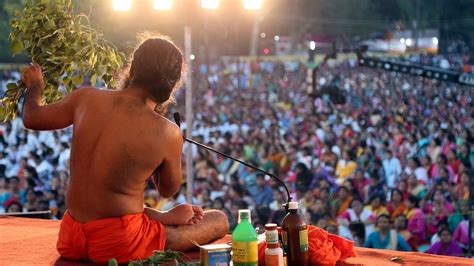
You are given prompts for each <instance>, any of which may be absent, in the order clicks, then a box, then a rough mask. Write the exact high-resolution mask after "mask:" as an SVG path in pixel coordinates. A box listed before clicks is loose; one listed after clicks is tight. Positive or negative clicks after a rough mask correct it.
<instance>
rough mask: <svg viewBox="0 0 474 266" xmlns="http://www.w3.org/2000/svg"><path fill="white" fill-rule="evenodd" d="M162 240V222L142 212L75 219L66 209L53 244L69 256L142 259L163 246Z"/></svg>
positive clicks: (124, 260)
mask: <svg viewBox="0 0 474 266" xmlns="http://www.w3.org/2000/svg"><path fill="white" fill-rule="evenodd" d="M165 242H166V232H165V227H164V225H162V224H160V223H159V222H158V221H156V220H152V219H150V218H148V216H147V215H146V214H144V213H137V214H129V215H124V216H122V217H114V218H106V219H100V220H95V221H91V222H88V223H85V224H82V223H79V222H77V221H75V220H74V218H72V216H71V215H70V214H69V213H68V212H66V213H65V214H64V217H63V220H62V222H61V226H60V229H59V237H58V242H57V244H56V248H57V250H58V252H59V254H60V255H61V256H62V257H64V258H67V259H70V260H80V261H85V260H90V261H92V262H97V263H107V262H108V261H109V259H112V258H115V259H117V261H118V262H119V263H128V262H129V261H130V260H135V259H146V258H148V257H149V256H151V255H153V251H154V250H163V249H164V247H165Z"/></svg>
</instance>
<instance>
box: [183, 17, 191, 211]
mask: <svg viewBox="0 0 474 266" xmlns="http://www.w3.org/2000/svg"><path fill="white" fill-rule="evenodd" d="M190 55H191V26H189V25H187V26H185V27H184V56H185V62H186V65H187V67H188V72H187V74H186V80H185V84H186V100H185V108H186V112H185V115H186V117H185V118H186V137H187V138H191V137H192V136H191V132H192V131H193V102H192V101H193V89H192V88H193V85H192V84H193V83H192V82H193V79H192V66H191V58H190ZM192 155H193V154H192V146H191V145H188V146H187V149H186V200H187V201H188V202H189V203H191V204H192V199H193V158H192Z"/></svg>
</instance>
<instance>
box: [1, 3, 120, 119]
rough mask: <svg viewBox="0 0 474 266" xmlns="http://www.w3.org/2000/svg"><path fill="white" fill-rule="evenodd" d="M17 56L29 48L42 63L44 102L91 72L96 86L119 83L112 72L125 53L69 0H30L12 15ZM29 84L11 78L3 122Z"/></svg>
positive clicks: (55, 98) (14, 111)
mask: <svg viewBox="0 0 474 266" xmlns="http://www.w3.org/2000/svg"><path fill="white" fill-rule="evenodd" d="M10 26H11V33H10V36H9V38H10V43H11V47H10V48H11V52H12V54H13V55H15V54H19V53H26V54H27V55H28V56H29V57H30V58H31V60H32V61H33V62H36V63H38V64H40V65H41V67H42V68H43V73H44V81H45V90H44V98H43V101H44V102H46V103H53V102H56V101H58V100H60V99H62V97H63V96H64V93H63V92H61V90H60V87H62V86H63V87H64V88H65V90H66V92H67V93H69V92H71V91H72V89H73V88H74V87H78V86H80V85H82V84H83V82H84V77H88V78H89V81H90V83H91V84H92V85H95V84H96V82H97V80H98V79H101V80H102V81H103V82H104V84H105V86H106V87H111V88H113V87H115V85H116V80H115V79H114V76H113V73H114V71H117V70H119V69H120V68H121V66H122V65H123V63H124V61H125V56H124V55H123V54H122V53H120V52H118V51H117V48H116V47H115V46H114V45H113V44H112V43H110V42H108V41H107V40H105V39H104V37H103V34H102V33H101V32H99V31H98V30H96V29H94V28H92V27H91V24H90V21H89V18H88V17H87V16H86V15H84V14H79V15H76V14H74V12H73V5H72V2H71V0H39V1H38V0H30V1H27V3H26V4H25V7H24V9H23V10H22V11H21V12H20V11H17V12H15V14H14V19H12V21H11V22H10ZM24 91H25V87H24V86H23V85H22V84H21V83H20V82H18V83H10V84H8V85H7V91H6V93H5V95H4V97H3V98H2V99H1V100H0V121H8V120H11V119H13V118H15V116H16V114H17V112H18V101H19V100H20V97H21V96H22V95H23V93H24Z"/></svg>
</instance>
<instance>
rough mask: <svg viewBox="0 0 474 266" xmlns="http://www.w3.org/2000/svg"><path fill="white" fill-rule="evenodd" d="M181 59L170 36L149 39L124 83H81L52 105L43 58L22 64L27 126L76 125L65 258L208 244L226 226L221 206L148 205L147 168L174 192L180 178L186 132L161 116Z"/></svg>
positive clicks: (132, 255)
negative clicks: (46, 95)
mask: <svg viewBox="0 0 474 266" xmlns="http://www.w3.org/2000/svg"><path fill="white" fill-rule="evenodd" d="M182 58H183V57H182V53H181V51H180V50H179V49H178V48H177V47H176V46H175V45H174V44H173V43H172V42H171V41H170V40H168V39H166V38H163V37H154V38H149V39H147V40H145V41H143V42H142V43H141V44H140V45H139V46H138V47H137V48H136V49H135V51H134V53H133V57H132V61H131V62H130V69H129V70H128V71H126V73H125V78H124V82H123V83H122V88H123V90H119V91H109V90H99V89H95V88H90V87H89V88H81V89H78V90H75V91H73V92H72V93H70V94H69V95H67V96H66V97H65V98H64V99H63V100H61V101H59V102H57V103H54V104H49V105H42V104H41V99H42V96H43V92H44V82H43V74H42V70H41V68H40V66H39V65H37V64H32V65H31V66H30V67H29V68H27V69H26V70H25V72H24V73H23V77H22V80H23V82H24V84H25V85H26V87H27V88H28V94H27V96H26V99H25V104H24V112H23V122H24V125H25V127H26V128H29V129H33V130H55V129H60V128H65V127H68V126H70V125H74V127H73V139H72V149H71V161H70V176H71V178H70V180H69V185H68V189H67V195H66V205H67V208H68V211H67V212H66V214H65V215H64V217H63V220H62V223H61V229H60V233H59V239H58V246H57V247H58V251H59V253H60V254H61V255H62V256H63V257H65V258H68V259H73V260H91V261H95V262H107V260H108V259H110V258H117V260H118V261H119V263H123V262H127V261H129V260H132V259H143V258H146V257H148V256H150V255H152V251H153V250H158V249H172V250H178V251H185V250H188V249H190V248H192V247H194V244H193V243H192V242H191V241H195V242H197V243H199V244H205V243H209V242H211V241H213V240H215V239H218V238H221V237H223V236H224V235H225V234H226V233H227V232H228V230H229V226H228V222H227V217H226V216H225V214H224V213H222V212H220V211H215V210H213V211H206V212H204V211H203V210H202V208H200V207H198V206H192V205H187V204H184V205H179V206H177V207H175V208H174V209H172V210H170V211H168V212H159V211H157V210H154V209H151V208H144V189H145V186H146V184H147V181H148V180H149V177H150V176H153V181H154V182H155V184H156V185H157V188H158V191H159V193H160V194H161V196H163V197H171V196H173V195H174V194H175V193H176V192H177V191H178V190H179V188H180V185H181V182H182V173H181V151H182V145H183V139H182V135H181V131H180V129H179V128H178V127H177V126H176V125H175V124H174V123H172V122H171V121H169V120H167V119H166V118H164V117H163V116H162V115H163V113H164V111H165V110H166V107H167V105H168V104H169V103H170V102H172V101H173V96H174V90H175V89H176V88H177V87H178V86H179V81H180V79H181V72H182ZM157 110H158V111H157Z"/></svg>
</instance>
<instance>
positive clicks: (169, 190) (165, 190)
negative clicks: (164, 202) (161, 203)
mask: <svg viewBox="0 0 474 266" xmlns="http://www.w3.org/2000/svg"><path fill="white" fill-rule="evenodd" d="M179 187H180V186H166V187H160V189H159V192H160V195H161V196H162V197H164V198H171V197H173V196H174V195H176V193H178V191H179Z"/></svg>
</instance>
